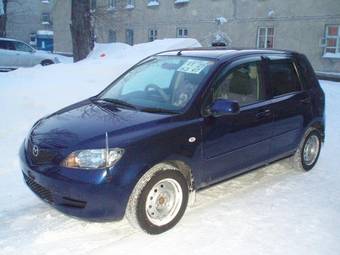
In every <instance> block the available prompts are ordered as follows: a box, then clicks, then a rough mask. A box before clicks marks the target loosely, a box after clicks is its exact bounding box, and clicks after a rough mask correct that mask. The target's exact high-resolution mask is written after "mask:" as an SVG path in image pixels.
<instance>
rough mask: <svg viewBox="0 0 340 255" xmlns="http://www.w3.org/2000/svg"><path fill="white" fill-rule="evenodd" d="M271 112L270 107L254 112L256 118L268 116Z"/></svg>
mask: <svg viewBox="0 0 340 255" xmlns="http://www.w3.org/2000/svg"><path fill="white" fill-rule="evenodd" d="M271 114H272V111H271V110H270V109H266V110H263V111H259V112H258V113H257V114H256V118H258V119H261V118H264V117H268V116H270V115H271Z"/></svg>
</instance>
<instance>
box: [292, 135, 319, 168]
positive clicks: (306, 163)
mask: <svg viewBox="0 0 340 255" xmlns="http://www.w3.org/2000/svg"><path fill="white" fill-rule="evenodd" d="M321 141H322V140H321V134H320V131H319V130H317V129H315V128H311V129H309V130H307V132H306V133H305V135H304V137H303V139H302V142H301V143H300V146H299V148H298V150H297V151H296V152H295V154H294V156H293V157H292V163H293V166H294V167H295V168H297V169H301V170H305V171H309V170H311V169H312V168H313V167H314V166H315V164H316V162H317V161H318V158H319V155H320V150H321Z"/></svg>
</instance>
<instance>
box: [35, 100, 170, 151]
mask: <svg viewBox="0 0 340 255" xmlns="http://www.w3.org/2000/svg"><path fill="white" fill-rule="evenodd" d="M172 117H173V116H172V115H166V114H155V113H147V112H140V111H135V110H129V109H122V108H117V107H116V106H114V105H113V104H111V103H105V102H102V103H99V102H95V101H91V100H85V101H82V102H79V103H77V104H74V105H71V106H69V107H66V108H64V109H62V110H60V111H58V112H56V113H54V114H52V115H50V116H48V117H45V118H43V119H41V120H39V121H38V122H37V123H36V124H35V125H34V126H33V128H32V131H31V134H30V139H31V141H32V142H33V143H34V144H39V145H40V146H41V147H44V148H68V147H72V148H74V147H77V146H78V147H79V148H82V147H86V145H85V146H84V144H88V143H91V144H92V145H91V147H93V145H94V146H96V143H97V142H99V143H100V144H99V146H104V143H103V141H104V139H105V133H106V132H108V134H109V137H110V138H112V137H114V141H115V143H116V144H117V143H119V141H120V140H122V139H119V136H125V135H126V134H127V133H131V132H138V131H139V132H140V131H145V130H147V129H148V127H154V126H155V124H159V123H161V122H168V120H169V119H171V118H172ZM110 145H113V144H110Z"/></svg>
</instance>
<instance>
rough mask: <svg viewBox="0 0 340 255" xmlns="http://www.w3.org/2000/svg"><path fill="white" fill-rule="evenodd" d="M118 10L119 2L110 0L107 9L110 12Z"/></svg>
mask: <svg viewBox="0 0 340 255" xmlns="http://www.w3.org/2000/svg"><path fill="white" fill-rule="evenodd" d="M116 8H117V0H108V1H107V9H108V10H116Z"/></svg>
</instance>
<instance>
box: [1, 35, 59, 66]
mask: <svg viewBox="0 0 340 255" xmlns="http://www.w3.org/2000/svg"><path fill="white" fill-rule="evenodd" d="M59 62H60V61H59V59H58V58H57V57H56V56H54V55H52V54H50V53H47V52H42V51H37V50H35V49H34V48H32V47H31V46H30V45H28V44H27V43H24V42H21V41H18V40H15V39H9V38H0V70H1V71H7V70H13V69H16V68H19V67H32V66H35V65H39V64H40V65H43V66H46V65H51V64H54V63H59Z"/></svg>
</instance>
